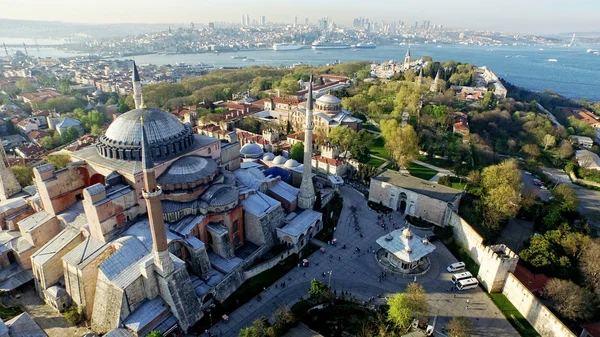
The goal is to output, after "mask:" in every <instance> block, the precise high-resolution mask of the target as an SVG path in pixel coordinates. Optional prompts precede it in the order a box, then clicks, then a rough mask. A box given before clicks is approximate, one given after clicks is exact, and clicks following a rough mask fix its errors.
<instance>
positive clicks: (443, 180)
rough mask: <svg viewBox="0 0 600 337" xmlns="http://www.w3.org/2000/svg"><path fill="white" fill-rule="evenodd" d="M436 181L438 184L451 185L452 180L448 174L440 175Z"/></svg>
mask: <svg viewBox="0 0 600 337" xmlns="http://www.w3.org/2000/svg"><path fill="white" fill-rule="evenodd" d="M437 183H438V184H439V185H444V186H448V187H452V181H451V180H450V176H441V177H440V179H439V180H438V182H437Z"/></svg>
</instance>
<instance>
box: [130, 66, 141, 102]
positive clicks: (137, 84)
mask: <svg viewBox="0 0 600 337" xmlns="http://www.w3.org/2000/svg"><path fill="white" fill-rule="evenodd" d="M131 85H132V86H133V100H134V101H135V108H136V109H141V108H143V107H144V97H143V96H142V82H141V81H140V74H139V73H138V70H137V66H136V65H135V61H133V74H132V78H131Z"/></svg>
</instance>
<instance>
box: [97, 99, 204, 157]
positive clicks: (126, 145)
mask: <svg viewBox="0 0 600 337" xmlns="http://www.w3.org/2000/svg"><path fill="white" fill-rule="evenodd" d="M142 116H143V118H144V125H143V127H144V131H146V136H147V139H148V144H149V145H150V148H151V151H152V159H154V160H155V161H164V160H167V159H170V158H173V157H175V156H177V155H179V154H181V153H184V152H186V150H187V149H188V148H190V147H192V145H193V144H194V132H193V130H192V127H191V126H190V125H189V124H182V123H181V122H180V121H179V119H177V117H175V116H174V115H173V114H171V113H168V112H165V111H162V110H159V109H134V110H131V111H129V112H126V113H124V114H122V115H121V116H119V117H118V118H117V119H115V120H114V121H113V122H112V123H111V124H110V126H109V127H108V129H107V130H106V133H105V134H104V135H103V136H101V137H100V139H99V142H98V144H97V145H96V147H97V149H98V152H99V153H100V155H101V156H103V157H105V158H110V159H122V160H141V157H142V152H141V148H142V122H141V118H142Z"/></svg>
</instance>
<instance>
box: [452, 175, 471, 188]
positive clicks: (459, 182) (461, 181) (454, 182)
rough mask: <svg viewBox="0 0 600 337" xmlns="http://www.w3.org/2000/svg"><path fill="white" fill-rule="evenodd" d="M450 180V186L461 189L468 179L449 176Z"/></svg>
mask: <svg viewBox="0 0 600 337" xmlns="http://www.w3.org/2000/svg"><path fill="white" fill-rule="evenodd" d="M450 182H452V188H455V189H457V190H461V191H462V190H463V189H464V188H465V186H467V183H468V180H467V179H460V178H458V177H450Z"/></svg>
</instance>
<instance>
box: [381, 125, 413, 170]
mask: <svg viewBox="0 0 600 337" xmlns="http://www.w3.org/2000/svg"><path fill="white" fill-rule="evenodd" d="M381 135H382V136H383V138H384V139H385V148H386V149H387V150H388V153H389V154H390V156H391V157H392V158H393V159H394V160H395V161H396V163H397V164H398V165H399V166H402V167H407V166H408V165H409V164H410V163H411V162H412V161H413V160H414V159H415V158H416V157H417V154H418V153H419V147H418V137H417V133H416V132H415V129H413V127H412V126H411V125H406V126H404V127H402V126H400V125H399V124H398V121H396V120H395V119H388V120H382V121H381Z"/></svg>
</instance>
